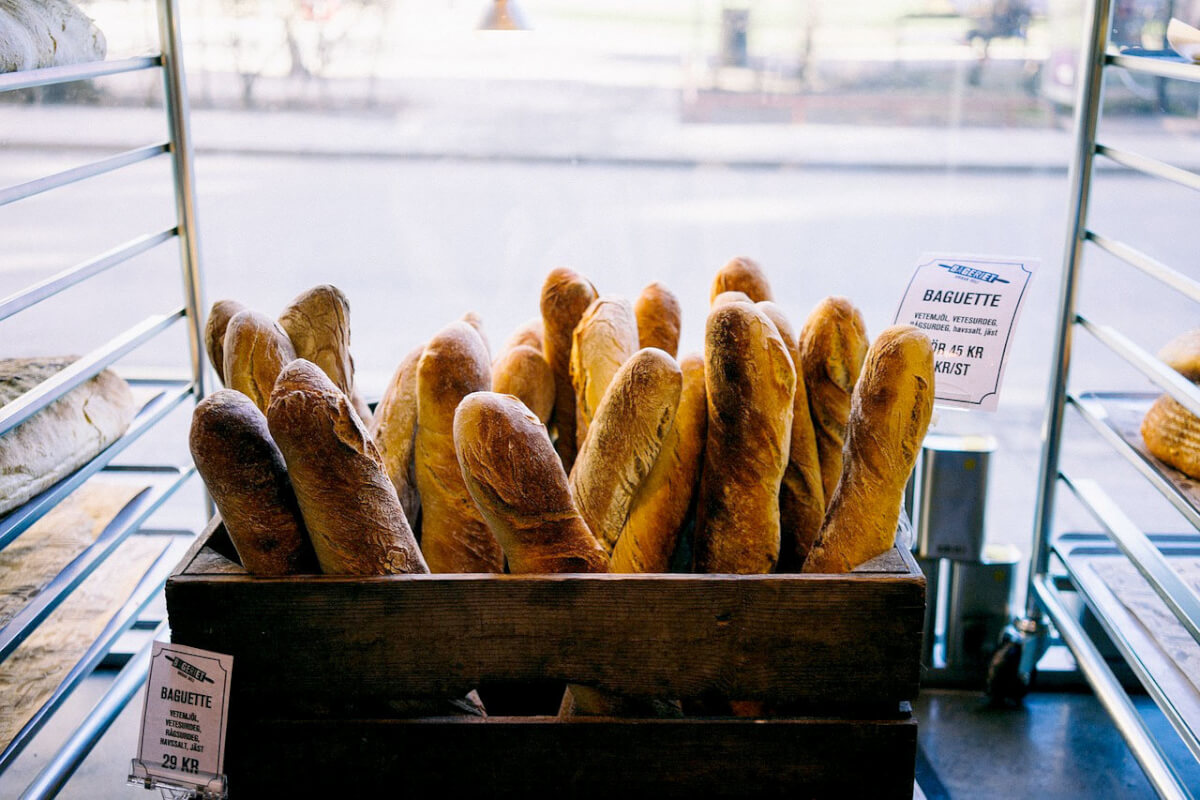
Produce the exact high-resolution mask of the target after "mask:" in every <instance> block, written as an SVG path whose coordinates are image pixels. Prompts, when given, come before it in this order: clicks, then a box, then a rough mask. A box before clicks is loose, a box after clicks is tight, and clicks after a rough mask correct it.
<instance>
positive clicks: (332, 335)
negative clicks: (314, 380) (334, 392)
mask: <svg viewBox="0 0 1200 800" xmlns="http://www.w3.org/2000/svg"><path fill="white" fill-rule="evenodd" d="M279 324H280V325H281V326H282V327H283V329H284V330H285V331H287V335H288V338H290V339H291V340H292V345H293V346H294V347H295V348H296V356H297V357H298V358H303V359H305V360H306V361H311V362H312V363H314V364H316V365H317V366H318V367H320V368H321V369H323V370H324V371H325V374H326V375H328V376H329V379H330V380H331V381H333V384H334V385H335V386H337V387H338V388H339V389H341V390H342V393H343V394H345V395H347V396H349V395H350V390H351V389H352V388H353V387H354V362H353V361H352V360H351V359H350V301H349V300H347V299H346V295H344V294H342V291H341V289H338V288H337V287H336V286H331V285H329V284H327V283H326V284H321V285H320V286H314V287H313V288H311V289H309V290H307V291H305V292H301V293H300V295H299V296H297V297H296V299H294V300H292V302H291V303H289V304H288V306H287V308H285V309H284V310H283V313H281V314H280V315H279Z"/></svg>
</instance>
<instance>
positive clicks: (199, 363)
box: [0, 0, 205, 797]
mask: <svg viewBox="0 0 1200 800" xmlns="http://www.w3.org/2000/svg"><path fill="white" fill-rule="evenodd" d="M156 4H157V16H158V34H159V49H160V52H159V54H157V55H149V56H139V57H135V58H127V59H123V60H114V61H100V62H93V63H85V64H75V65H70V66H62V67H51V68H47V69H38V70H30V71H25V72H15V73H7V74H0V92H9V91H14V90H17V89H27V88H32V87H38V86H50V85H54V84H66V83H72V82H76V81H85V80H90V79H93V78H100V77H103V76H108V75H117V74H121V73H127V72H135V71H141V70H159V71H161V73H162V78H163V95H164V110H165V112H166V115H167V122H168V138H167V141H164V142H158V143H154V144H151V145H148V146H145V147H141V148H137V149H134V150H130V151H128V152H124V153H120V154H117V155H114V156H110V157H107V158H101V159H99V160H96V161H93V162H91V163H88V164H85V165H83V166H79V167H74V168H72V169H68V170H65V171H62V172H58V173H55V174H53V175H46V176H43V177H40V178H37V179H35V180H31V181H27V182H25V183H21V184H17V185H13V186H8V187H3V188H0V206H5V205H7V204H9V203H13V202H17V201H19V200H22V199H24V198H27V197H32V196H34V195H38V194H42V193H44V192H48V191H51V190H53V189H57V188H60V187H64V186H67V185H70V184H73V183H76V182H78V181H83V180H86V179H89V178H92V177H95V176H98V175H103V174H105V173H109V172H112V171H114V170H119V169H121V168H123V167H127V166H130V165H132V164H137V163H139V162H142V161H146V160H148V159H153V158H158V157H164V156H165V157H168V158H170V160H171V165H172V172H173V185H174V202H175V224H174V225H173V226H171V227H169V228H167V229H166V230H159V231H152V232H150V233H147V234H145V235H143V236H139V237H136V238H134V239H132V240H130V241H128V242H125V243H124V244H121V245H119V246H117V247H115V248H113V249H110V250H108V251H107V252H104V253H101V254H99V255H97V256H96V257H94V258H91V259H88V260H86V261H83V262H81V263H79V264H76V265H74V266H71V267H68V268H66V269H64V270H62V271H61V272H58V273H57V274H54V275H53V276H51V277H49V278H47V279H45V280H43V281H40V282H38V283H36V284H33V285H31V286H28V287H26V288H24V289H23V290H21V291H18V292H16V293H15V294H12V295H10V296H8V297H5V298H0V320H3V319H7V318H9V317H11V316H13V315H15V314H18V313H22V312H27V311H30V310H31V309H32V308H33V307H34V306H36V305H37V304H39V303H41V302H42V301H43V300H46V299H47V298H50V297H52V296H54V295H56V294H58V293H59V292H62V291H64V290H66V289H69V288H71V287H74V286H77V285H78V284H80V283H82V282H84V281H86V280H87V279H89V278H91V277H93V276H95V275H98V274H100V273H102V272H106V271H107V270H110V269H113V268H115V267H117V266H119V265H121V264H123V263H125V262H127V261H129V260H130V259H132V258H134V257H135V256H138V255H140V254H141V253H144V252H146V251H148V250H151V249H152V248H155V247H158V246H159V245H162V244H165V243H166V242H168V241H170V240H175V241H177V242H178V245H179V250H180V264H181V272H182V279H183V296H184V304H183V305H182V306H181V307H177V308H173V309H169V310H167V311H166V312H165V313H158V314H153V315H150V316H148V317H147V318H146V319H144V320H143V321H142V322H140V323H138V324H136V325H134V326H133V327H131V328H129V329H128V330H126V331H125V332H124V333H122V334H120V335H118V336H117V337H115V338H113V339H111V340H110V341H108V342H104V343H102V344H100V345H99V346H98V347H96V348H95V349H94V350H92V351H91V352H90V353H88V354H87V355H84V356H83V357H81V358H79V359H78V360H77V361H75V362H74V363H73V364H71V365H70V366H68V367H67V368H66V369H64V370H62V371H61V372H59V373H57V374H55V375H54V376H53V377H51V378H50V379H48V380H46V381H44V382H43V383H41V384H39V385H38V386H36V387H34V388H33V389H31V390H29V391H28V392H26V393H25V394H23V395H22V396H21V397H19V398H17V399H15V400H13V401H12V402H10V403H8V404H7V405H5V406H4V407H2V408H0V435H3V434H4V433H6V432H8V431H10V430H12V429H13V428H15V427H16V426H18V425H20V424H21V423H22V422H24V421H25V420H27V419H29V418H30V417H31V416H33V415H34V414H36V413H37V412H38V411H40V410H41V409H43V408H45V407H46V406H48V405H49V404H50V403H53V402H54V401H55V400H57V399H58V398H60V397H62V396H63V395H64V394H66V393H67V392H69V391H71V390H72V389H73V388H75V387H76V386H79V385H80V384H82V383H84V382H85V381H87V380H89V379H90V378H91V377H93V376H94V375H96V374H97V373H99V372H100V371H101V370H103V369H105V368H107V367H108V366H110V365H112V364H114V363H115V362H116V361H118V360H119V359H121V358H123V357H124V356H126V355H127V354H129V353H131V352H133V351H134V350H136V349H137V348H138V347H140V346H142V345H143V344H145V343H146V342H148V341H150V340H152V339H154V338H155V337H157V336H158V335H159V334H161V333H163V332H164V331H166V330H168V329H170V328H172V327H173V326H174V325H176V324H178V323H184V324H185V325H186V327H187V335H188V347H189V353H188V359H189V361H188V370H187V371H186V372H182V371H181V375H180V377H179V378H178V379H166V380H152V381H151V380H130V383H131V384H132V385H134V386H135V387H140V388H143V389H148V390H151V391H152V393H153V394H154V395H155V396H154V399H152V400H151V401H150V402H149V403H147V404H146V405H145V406H144V407H143V408H142V409H141V410H140V411H139V412H138V414H137V416H136V417H135V418H134V420H133V422H132V424H131V425H130V426H129V428H128V430H127V431H126V432H125V433H124V434H123V435H122V436H121V438H120V439H118V440H117V441H116V442H114V443H113V444H111V445H109V446H108V447H107V448H106V449H105V450H104V451H102V452H101V453H100V454H98V455H97V456H96V457H95V458H93V459H92V460H91V461H90V462H88V463H87V464H85V465H84V466H83V467H81V468H80V469H78V470H76V471H75V472H73V473H72V474H70V475H68V476H67V477H65V478H63V479H62V480H60V481H59V482H58V483H56V484H55V485H53V486H51V487H50V488H48V489H46V490H45V491H43V492H42V493H41V494H39V495H38V496H36V497H34V498H33V499H31V500H30V501H28V502H27V503H25V504H24V505H22V506H21V507H19V508H17V509H14V510H13V511H11V512H9V513H8V514H7V515H5V516H4V517H2V518H0V549H2V548H4V547H6V546H7V545H8V544H10V543H11V542H13V541H14V540H15V539H16V538H17V537H19V536H20V535H21V534H22V533H24V532H25V531H26V530H27V529H28V528H29V527H30V526H31V525H33V524H34V523H35V522H36V521H37V520H38V519H40V518H41V517H43V516H44V515H45V514H46V513H47V512H48V511H50V510H51V509H52V508H54V507H55V505H57V504H58V503H59V502H61V501H62V500H63V499H64V498H66V497H67V496H68V495H70V494H71V493H72V492H73V491H75V490H76V489H77V488H78V487H79V486H80V485H82V484H83V483H84V481H86V480H87V479H88V478H90V477H92V476H93V475H95V474H97V473H100V472H101V471H104V472H105V473H108V474H121V473H125V474H128V473H134V474H135V475H136V477H137V479H138V480H139V481H140V482H144V483H147V484H149V488H148V489H146V490H144V491H143V492H141V493H140V494H139V495H138V496H137V497H135V498H134V500H132V501H131V502H130V503H129V504H128V505H127V506H126V507H125V508H124V509H123V510H122V511H121V512H120V514H118V516H117V517H116V518H115V519H113V520H112V522H110V523H109V524H108V526H107V527H106V528H105V529H104V531H103V532H101V534H100V536H99V537H98V538H97V540H96V541H95V542H94V543H93V544H92V545H91V546H89V547H88V548H87V549H86V550H84V551H83V552H82V553H81V554H79V555H78V556H77V557H76V558H75V559H74V560H73V561H71V563H70V564H68V565H67V566H65V567H64V568H63V569H62V570H61V571H60V572H59V574H58V575H57V576H56V577H55V578H54V579H53V580H52V581H51V582H50V583H49V584H48V585H47V586H46V587H45V588H43V589H42V590H41V591H40V592H39V593H38V594H37V595H36V596H35V597H33V598H32V599H31V600H30V601H29V602H28V603H27V604H26V605H25V606H24V607H23V608H22V609H21V610H20V611H19V612H18V613H17V614H16V615H15V616H14V617H13V618H12V619H11V620H10V621H9V622H8V623H7V624H6V625H4V626H3V627H0V661H3V660H4V659H5V658H7V657H8V656H9V655H10V654H11V653H12V652H13V651H14V650H16V649H17V647H19V645H20V644H21V642H22V641H24V640H25V639H26V638H27V637H28V636H29V635H30V634H31V633H32V632H33V631H34V630H35V629H36V628H37V626H38V625H39V624H40V623H41V622H42V621H43V620H44V619H46V617H47V616H49V615H50V613H51V612H52V611H54V609H55V608H57V607H58V605H59V604H60V603H61V602H62V601H63V600H64V599H65V598H66V597H67V596H68V595H69V594H70V593H71V592H72V591H73V590H74V589H75V588H76V587H78V586H79V585H80V584H81V583H82V582H83V580H84V579H85V578H87V577H88V575H90V574H91V573H92V572H93V570H95V568H96V567H97V566H98V565H99V564H101V563H102V562H103V561H104V560H105V559H106V558H108V557H109V556H110V555H111V554H112V553H113V552H114V551H115V550H116V549H117V547H118V545H120V544H121V543H122V542H123V541H124V540H125V539H126V538H127V537H129V536H132V535H137V534H139V533H145V531H142V530H141V529H142V526H143V523H144V522H145V521H146V519H147V518H148V517H149V516H150V514H152V513H153V512H154V511H155V510H156V509H157V508H158V507H159V506H160V505H162V503H163V502H165V501H166V500H167V499H168V498H169V497H170V496H171V495H172V494H174V493H175V491H176V490H177V489H179V487H180V486H181V485H183V484H184V483H185V482H186V481H187V480H188V479H189V478H190V477H191V476H192V474H193V473H194V467H193V466H192V465H191V459H190V458H188V457H187V454H186V452H184V453H182V456H181V458H180V461H181V462H182V465H176V464H151V465H137V466H128V465H120V466H118V465H115V464H113V463H112V462H113V459H114V458H116V457H117V456H118V455H119V454H120V453H121V452H122V451H124V450H125V449H126V448H127V447H128V446H129V445H130V444H132V443H133V442H134V441H136V440H137V439H138V438H139V437H141V436H142V435H143V434H145V433H146V432H147V431H149V430H151V429H152V428H153V427H154V426H156V425H157V424H158V423H159V422H161V421H162V420H163V419H164V418H165V417H166V416H167V415H168V413H169V412H171V411H172V410H173V409H175V408H177V407H179V406H180V405H182V404H183V403H184V402H186V401H188V400H189V399H190V400H192V401H193V402H196V401H198V400H199V399H200V398H202V397H203V396H204V391H205V386H204V383H205V375H204V370H205V366H204V360H203V353H202V347H203V345H202V331H201V327H200V326H201V309H202V308H203V305H204V299H203V289H202V284H201V278H200V263H199V253H198V249H197V241H196V214H195V199H194V197H195V195H194V190H193V183H192V161H191V145H190V140H189V130H188V108H187V93H186V89H185V86H184V77H183V69H182V65H181V52H182V46H181V38H180V31H179V21H178V8H177V2H176V0H156ZM197 517H198V519H199V517H200V515H199V513H198V514H197ZM158 533H164V532H158ZM165 533H170V534H173V535H174V537H173V538H172V539H168V540H166V541H168V542H169V543H168V544H167V545H166V546H165V549H164V551H163V552H162V553H161V554H160V556H159V557H158V558H157V560H156V561H155V562H154V564H153V565H152V566H151V567H150V569H149V570H148V571H147V572H146V573H145V575H144V576H142V578H141V580H140V582H139V583H138V585H137V587H136V589H135V590H134V592H133V594H132V595H131V597H130V598H129V599H128V601H127V602H126V603H125V605H124V606H123V607H122V608H121V609H120V610H118V612H117V613H116V614H115V615H114V616H113V617H112V619H111V620H110V622H109V623H108V625H107V627H106V628H105V629H104V631H103V632H102V633H101V635H100V636H99V637H98V638H97V639H96V641H95V642H93V643H92V645H91V647H90V648H89V649H88V651H87V652H86V653H85V654H84V656H83V657H82V658H81V659H79V661H78V662H77V663H76V664H75V665H74V666H73V668H72V670H71V671H70V673H69V674H68V675H67V677H66V678H65V679H64V680H63V681H62V683H61V684H60V685H59V686H58V688H57V689H56V691H55V692H54V693H53V694H52V695H51V697H50V698H49V699H48V700H47V701H46V702H45V703H44V704H43V705H42V707H41V708H40V709H39V710H38V711H37V712H36V713H35V714H34V715H33V717H32V718H31V719H30V720H29V722H28V723H27V724H26V725H25V727H24V728H23V729H22V730H21V731H20V732H19V733H18V734H17V736H16V738H15V739H14V740H13V741H12V742H11V743H9V744H8V745H7V747H6V748H5V749H4V750H3V751H2V752H0V772H2V771H3V770H4V769H5V768H7V767H8V766H9V765H10V764H11V763H12V762H13V760H14V759H15V758H16V757H17V755H18V754H19V753H20V752H21V750H22V749H23V748H24V747H25V746H26V745H27V744H28V743H29V742H30V740H31V739H32V738H33V736H34V735H35V734H36V733H37V732H38V730H40V729H41V727H42V725H43V724H44V723H45V722H46V721H47V720H48V719H49V718H50V717H51V716H52V715H53V714H54V713H55V711H56V710H57V709H58V708H59V706H60V705H61V704H62V703H63V701H64V700H66V698H67V697H68V696H69V695H70V693H71V692H72V691H73V690H74V689H75V687H76V686H78V684H79V683H80V682H81V681H82V680H83V679H84V678H85V677H87V676H88V675H89V674H90V673H91V672H92V670H93V669H95V667H96V666H97V665H99V664H100V662H101V661H102V660H103V659H104V658H105V656H106V655H107V654H108V653H109V651H110V650H112V648H113V645H114V644H115V643H116V641H117V639H118V638H119V637H120V636H121V635H122V634H123V633H124V632H125V631H127V630H129V629H130V628H131V627H133V626H134V625H135V623H138V622H139V617H140V616H141V615H142V612H143V611H144V610H145V609H146V607H147V606H148V605H149V604H150V602H151V601H152V600H153V599H154V598H155V597H156V596H158V595H159V594H160V593H161V591H162V587H163V584H164V583H165V582H166V578H167V575H168V574H169V572H170V570H171V569H172V568H173V567H174V565H175V563H176V562H177V561H178V560H179V557H180V555H181V554H182V551H183V549H185V548H186V547H187V545H188V544H190V539H191V536H190V535H185V534H194V531H190V532H179V531H168V532H165ZM153 624H154V623H151V626H153ZM161 628H162V626H161V625H160V629H161ZM156 633H157V631H156ZM148 666H149V652H148V649H147V650H146V651H145V652H142V653H139V654H138V655H137V656H135V657H134V658H133V659H132V660H131V661H129V662H128V665H127V666H126V668H125V669H124V670H123V671H122V672H121V674H120V676H118V678H117V679H116V680H115V681H113V683H112V684H111V685H110V687H109V689H108V690H107V692H106V693H105V694H104V695H103V697H102V698H101V699H100V701H99V702H98V703H97V704H96V706H95V707H94V708H93V709H92V710H91V712H89V713H88V714H87V715H86V717H85V718H84V719H83V720H82V721H81V722H79V723H78V724H77V725H76V730H75V733H74V735H72V736H71V737H70V739H69V740H68V741H67V743H66V744H65V745H64V746H63V747H62V749H61V750H60V751H59V752H58V753H57V754H55V755H53V756H52V757H51V758H49V759H48V763H47V765H46V767H45V768H44V769H43V770H42V772H41V773H40V774H39V775H38V776H37V778H36V779H35V781H34V782H33V783H32V784H31V785H30V786H29V788H28V789H27V790H26V792H25V793H24V794H23V795H22V797H50V796H53V795H54V794H55V793H57V791H58V789H60V788H61V787H62V785H63V784H64V783H65V782H66V780H67V779H68V778H69V777H70V775H71V773H72V772H73V771H74V769H75V768H76V767H77V766H78V765H79V764H80V763H81V762H82V760H83V758H84V757H85V756H86V755H87V753H88V752H89V751H90V750H91V748H92V747H93V745H94V744H95V743H96V742H97V741H98V740H99V738H100V737H101V736H102V735H103V733H104V731H105V730H107V728H108V726H109V724H111V722H112V721H113V720H114V719H115V718H116V716H117V714H118V713H120V711H121V709H122V708H124V706H125V705H126V704H127V703H128V701H129V700H130V699H131V698H132V697H133V696H134V695H135V694H136V692H137V690H138V687H139V686H140V685H141V683H142V682H143V681H144V679H145V675H146V670H147V669H148Z"/></svg>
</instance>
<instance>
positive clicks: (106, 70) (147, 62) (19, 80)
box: [0, 55, 163, 92]
mask: <svg viewBox="0 0 1200 800" xmlns="http://www.w3.org/2000/svg"><path fill="white" fill-rule="evenodd" d="M162 65H163V60H162V56H159V55H153V56H135V57H133V58H125V59H121V60H119V61H89V62H87V63H86V64H68V65H67V66H64V67H46V68H44V69H31V70H26V71H24V72H6V73H4V74H0V92H11V91H14V90H16V89H33V88H34V87H37V86H53V85H55V84H59V83H74V82H76V81H87V80H91V79H92V78H103V77H105V76H106V75H120V74H122V73H125V72H138V71H140V70H144V69H154V68H156V67H161V66H162Z"/></svg>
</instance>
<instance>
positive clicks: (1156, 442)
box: [1142, 394, 1200, 480]
mask: <svg viewBox="0 0 1200 800" xmlns="http://www.w3.org/2000/svg"><path fill="white" fill-rule="evenodd" d="M1142 439H1143V440H1144V441H1145V442H1146V449H1147V450H1149V451H1150V454H1151V455H1153V456H1154V457H1155V458H1157V459H1158V460H1160V461H1162V462H1164V463H1166V464H1169V465H1170V466H1172V467H1174V468H1175V469H1177V470H1179V471H1180V472H1182V473H1183V474H1185V475H1187V476H1189V477H1191V478H1196V479H1197V480H1200V419H1197V418H1196V416H1195V415H1194V414H1192V412H1190V411H1188V410H1187V409H1186V408H1184V407H1183V406H1182V405H1181V404H1180V403H1179V401H1177V400H1175V398H1173V397H1171V396H1170V395H1166V394H1164V395H1163V396H1162V397H1159V398H1158V399H1157V400H1155V401H1154V404H1153V405H1151V406H1150V410H1149V411H1147V412H1146V416H1145V417H1144V418H1143V419H1142Z"/></svg>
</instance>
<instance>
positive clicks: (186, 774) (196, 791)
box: [129, 642, 233, 800]
mask: <svg viewBox="0 0 1200 800" xmlns="http://www.w3.org/2000/svg"><path fill="white" fill-rule="evenodd" d="M232 669H233V656H227V655H222V654H220V653H210V652H208V651H207V650H200V649H197V648H195V647H186V646H184V645H178V644H170V643H167V642H155V643H154V647H153V650H152V654H151V657H150V675H149V678H148V679H147V680H146V705H145V710H144V711H143V713H142V733H141V739H140V742H139V746H138V757H137V758H136V759H134V761H133V769H132V772H131V774H130V776H129V782H130V783H135V784H142V785H144V786H145V787H146V788H148V789H150V788H159V789H162V790H163V791H164V792H167V793H168V794H169V795H170V796H172V797H202V798H205V799H206V800H208V798H224V797H225V796H226V787H225V776H224V774H223V772H222V770H223V766H224V764H223V762H224V757H225V728H226V723H227V720H228V712H229V708H228V704H227V699H228V697H229V676H230V672H231V670H232Z"/></svg>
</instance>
